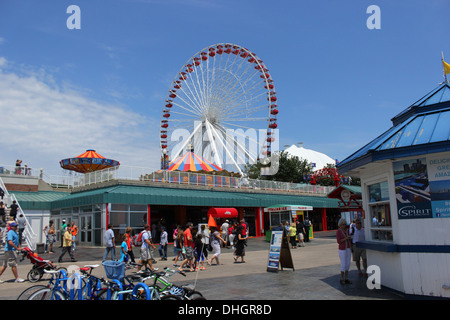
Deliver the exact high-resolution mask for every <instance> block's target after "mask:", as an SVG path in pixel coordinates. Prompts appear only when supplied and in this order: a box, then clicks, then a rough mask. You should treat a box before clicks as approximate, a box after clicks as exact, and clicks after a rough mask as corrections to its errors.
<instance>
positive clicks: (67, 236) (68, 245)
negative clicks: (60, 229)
mask: <svg viewBox="0 0 450 320" xmlns="http://www.w3.org/2000/svg"><path fill="white" fill-rule="evenodd" d="M63 240H64V242H63V248H62V251H61V255H60V256H59V258H58V262H62V258H63V256H64V255H65V254H66V252H68V253H69V256H70V261H72V262H76V261H77V260H75V258H74V256H73V252H72V242H73V240H72V233H71V232H70V227H67V228H66V231H65V232H64V236H63Z"/></svg>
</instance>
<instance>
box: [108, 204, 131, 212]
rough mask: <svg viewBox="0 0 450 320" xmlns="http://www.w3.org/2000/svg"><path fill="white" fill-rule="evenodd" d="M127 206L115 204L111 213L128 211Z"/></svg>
mask: <svg viewBox="0 0 450 320" xmlns="http://www.w3.org/2000/svg"><path fill="white" fill-rule="evenodd" d="M128 207H129V206H128V205H127V204H120V203H113V204H112V205H111V211H128Z"/></svg>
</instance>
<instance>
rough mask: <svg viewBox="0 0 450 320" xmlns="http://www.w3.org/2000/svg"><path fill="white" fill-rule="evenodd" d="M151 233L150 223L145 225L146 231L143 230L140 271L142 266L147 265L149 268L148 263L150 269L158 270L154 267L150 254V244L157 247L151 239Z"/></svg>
mask: <svg viewBox="0 0 450 320" xmlns="http://www.w3.org/2000/svg"><path fill="white" fill-rule="evenodd" d="M150 239H151V234H150V226H149V225H148V224H145V225H144V231H143V232H142V246H141V251H140V253H141V260H140V264H141V265H140V266H138V271H141V268H142V267H145V268H146V269H147V265H148V266H149V267H150V270H152V271H154V270H155V271H156V270H158V269H157V268H153V264H152V259H151V255H150V246H152V247H153V249H155V248H156V247H155V245H154V244H153V243H152V242H151V241H150Z"/></svg>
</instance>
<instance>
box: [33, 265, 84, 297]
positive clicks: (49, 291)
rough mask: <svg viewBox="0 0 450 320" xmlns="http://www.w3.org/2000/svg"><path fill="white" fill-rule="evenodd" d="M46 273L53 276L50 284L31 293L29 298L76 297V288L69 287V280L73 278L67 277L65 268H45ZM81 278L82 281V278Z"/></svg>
mask: <svg viewBox="0 0 450 320" xmlns="http://www.w3.org/2000/svg"><path fill="white" fill-rule="evenodd" d="M44 273H47V274H51V276H52V277H51V279H50V281H49V285H48V286H47V287H46V288H42V289H39V290H37V291H35V292H33V293H31V294H30V296H29V297H28V299H27V300H68V299H74V298H75V297H76V296H75V291H76V290H74V289H73V288H71V289H70V290H68V289H67V282H68V280H72V278H68V277H67V273H66V272H65V270H63V269H60V270H44ZM79 280H80V281H81V278H79Z"/></svg>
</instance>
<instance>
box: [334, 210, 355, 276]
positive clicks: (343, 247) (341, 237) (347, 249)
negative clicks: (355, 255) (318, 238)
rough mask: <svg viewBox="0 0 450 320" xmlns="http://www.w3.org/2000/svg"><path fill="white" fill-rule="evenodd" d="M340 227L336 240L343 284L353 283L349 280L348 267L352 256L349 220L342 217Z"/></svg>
mask: <svg viewBox="0 0 450 320" xmlns="http://www.w3.org/2000/svg"><path fill="white" fill-rule="evenodd" d="M338 227H339V229H338V230H337V231H336V241H337V243H338V244H339V260H340V261H341V280H340V283H341V284H351V281H350V280H348V269H350V260H351V258H352V250H351V246H352V244H351V239H352V237H351V236H350V235H349V234H348V232H347V222H346V220H345V219H344V218H341V219H340V220H339V222H338Z"/></svg>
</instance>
